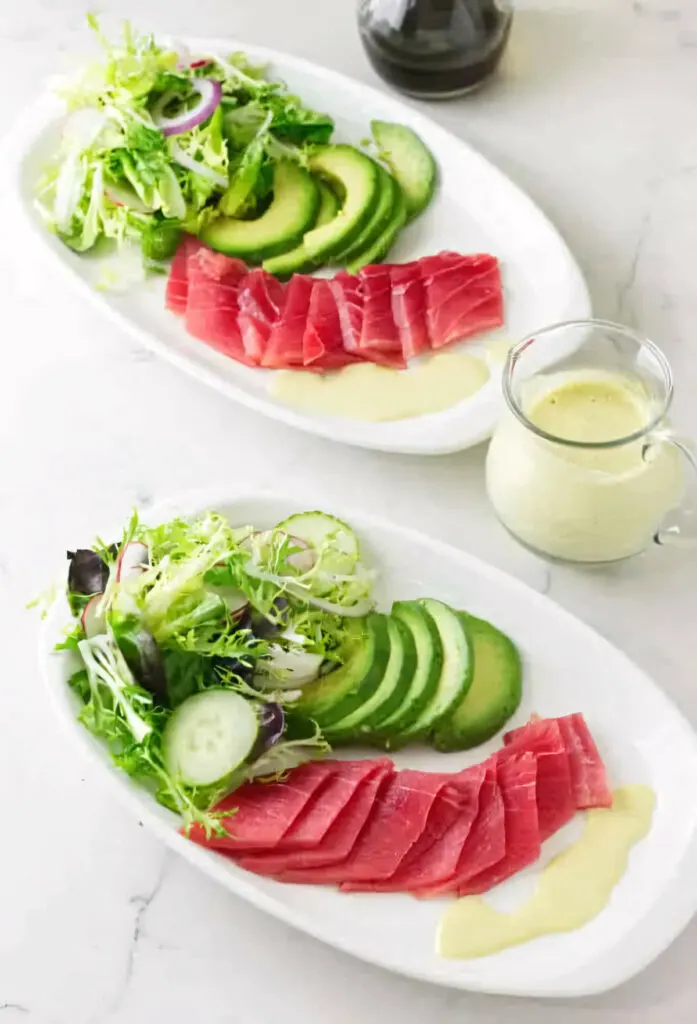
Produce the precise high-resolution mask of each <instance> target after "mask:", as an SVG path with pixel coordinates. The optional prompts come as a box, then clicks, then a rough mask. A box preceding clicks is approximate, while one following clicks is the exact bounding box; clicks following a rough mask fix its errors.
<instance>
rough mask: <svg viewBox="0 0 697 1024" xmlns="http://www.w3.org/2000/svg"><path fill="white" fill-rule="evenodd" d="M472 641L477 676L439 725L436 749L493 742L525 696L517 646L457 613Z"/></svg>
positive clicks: (482, 623) (481, 622)
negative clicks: (491, 740)
mask: <svg viewBox="0 0 697 1024" xmlns="http://www.w3.org/2000/svg"><path fill="white" fill-rule="evenodd" d="M458 615H459V617H460V618H461V619H462V620H463V621H464V623H465V625H466V628H467V630H468V632H469V635H470V637H471V640H472V649H473V654H474V675H473V677H472V685H471V686H470V689H469V693H467V694H466V695H465V697H464V699H463V700H462V701H461V702H460V703H459V704H458V705H457V706H456V707H455V708H454V710H453V711H452V712H451V713H450V714H449V715H448V716H447V718H443V719H441V721H440V722H439V723H438V724H437V725H436V728H435V731H434V733H433V736H432V741H433V745H434V747H435V748H436V749H437V750H442V751H449V750H468V749H469V748H470V747H476V746H477V745H478V744H480V743H484V742H486V740H488V739H491V737H492V736H494V735H495V734H496V733H497V732H498V731H499V729H502V728H503V726H504V725H505V724H506V722H507V721H508V719H509V718H510V717H511V715H513V714H514V713H515V711H516V710H517V709H518V705H519V704H520V699H521V695H522V667H521V661H520V655H519V654H518V651H517V649H516V646H515V644H514V643H513V641H512V640H510V639H509V638H508V637H507V636H506V635H505V634H504V633H501V632H500V631H499V630H498V629H496V628H495V627H494V626H492V625H491V624H490V623H489V622H485V621H484V620H483V619H476V618H475V617H474V616H473V615H466V614H465V613H464V612H459V613H458Z"/></svg>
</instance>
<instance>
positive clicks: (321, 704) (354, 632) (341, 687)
mask: <svg viewBox="0 0 697 1024" xmlns="http://www.w3.org/2000/svg"><path fill="white" fill-rule="evenodd" d="M349 631H350V635H349V640H348V641H347V648H346V651H345V660H344V662H343V664H342V665H341V666H340V667H339V668H337V669H334V671H333V672H329V673H328V674H327V675H325V676H321V677H320V678H319V679H317V680H316V682H314V683H310V684H309V685H308V686H305V687H304V688H303V692H302V696H301V698H300V700H299V701H298V702H297V703H296V704H294V705H293V707H294V709H297V710H298V711H300V712H301V713H302V714H304V715H307V716H308V717H309V718H314V720H315V721H316V722H317V724H318V725H319V727H320V728H321V729H322V730H325V729H328V728H329V727H331V726H332V725H333V724H334V723H336V722H338V721H340V720H341V719H342V718H345V717H346V716H347V715H349V714H351V713H352V712H353V711H355V710H356V709H357V708H359V707H361V705H362V704H363V703H364V702H365V701H366V700H368V698H369V697H370V696H371V695H372V694H373V692H374V691H375V690H376V689H377V687H378V685H379V683H380V680H381V679H382V677H383V675H384V674H385V668H386V667H387V660H388V658H389V653H390V643H389V637H388V632H387V617H386V616H385V615H380V614H378V613H377V612H376V613H373V614H372V615H368V616H367V618H365V619H358V620H356V621H355V623H352V624H351V625H350V626H349Z"/></svg>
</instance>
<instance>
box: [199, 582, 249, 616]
mask: <svg viewBox="0 0 697 1024" xmlns="http://www.w3.org/2000/svg"><path fill="white" fill-rule="evenodd" d="M208 589H209V590H210V591H211V592H212V593H214V594H217V596H218V597H220V598H222V599H223V601H224V602H225V604H226V606H227V610H228V612H229V614H230V618H231V619H232V621H233V622H237V621H239V619H241V618H242V616H243V615H244V613H245V612H246V611H247V609H248V608H249V600H248V599H247V595H246V594H245V593H243V592H242V591H241V590H238V589H237V587H209V588H208Z"/></svg>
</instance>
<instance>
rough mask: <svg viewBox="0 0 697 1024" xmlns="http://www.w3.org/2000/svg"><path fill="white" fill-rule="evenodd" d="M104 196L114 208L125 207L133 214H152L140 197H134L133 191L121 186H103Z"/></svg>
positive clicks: (151, 210) (150, 208)
mask: <svg viewBox="0 0 697 1024" xmlns="http://www.w3.org/2000/svg"><path fill="white" fill-rule="evenodd" d="M104 195H105V196H106V197H107V199H110V200H111V201H112V203H114V204H115V205H116V206H125V207H126V209H128V210H133V212H134V213H152V212H153V209H152V206H148V205H147V204H146V203H144V202H143V200H142V199H141V198H140V196H138V195H136V192H135V189H130V188H126V187H125V186H123V185H105V186H104Z"/></svg>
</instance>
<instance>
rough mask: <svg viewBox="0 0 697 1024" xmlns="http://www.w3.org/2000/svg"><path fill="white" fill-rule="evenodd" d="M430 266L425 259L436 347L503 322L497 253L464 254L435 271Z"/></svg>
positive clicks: (431, 330) (428, 312) (430, 323)
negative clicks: (431, 270)
mask: <svg viewBox="0 0 697 1024" xmlns="http://www.w3.org/2000/svg"><path fill="white" fill-rule="evenodd" d="M435 258H437V257H435ZM429 266H430V264H429V262H428V261H427V260H426V261H424V265H423V266H422V274H423V277H424V287H425V289H426V323H427V325H428V333H429V338H430V341H431V347H432V348H442V347H443V346H444V345H450V344H451V343H452V342H455V341H461V340H462V339H463V338H468V337H470V336H471V335H473V334H477V333H478V332H480V331H485V330H489V329H490V328H492V327H499V326H500V325H501V324H502V323H503V296H502V292H501V275H500V272H499V265H498V260H497V259H496V258H495V257H494V256H489V255H486V254H477V255H474V256H462V257H461V258H460V260H459V261H457V262H456V261H454V260H453V261H452V262H447V263H446V265H445V266H444V267H443V268H442V269H440V270H436V271H435V273H431V272H430V270H429V269H428V268H429Z"/></svg>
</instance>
